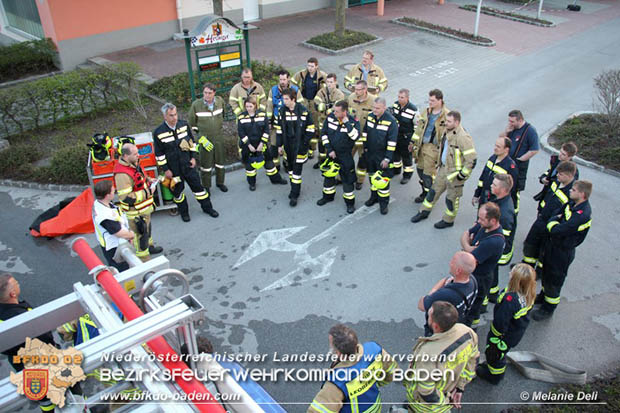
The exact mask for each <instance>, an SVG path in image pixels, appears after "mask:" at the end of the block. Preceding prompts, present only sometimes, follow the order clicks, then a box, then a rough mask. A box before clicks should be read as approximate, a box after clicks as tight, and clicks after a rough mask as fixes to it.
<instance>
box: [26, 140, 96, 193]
mask: <svg viewBox="0 0 620 413" xmlns="http://www.w3.org/2000/svg"><path fill="white" fill-rule="evenodd" d="M87 161H88V147H87V146H86V145H85V144H84V143H82V142H77V143H76V144H75V145H71V146H65V147H64V148H60V149H59V150H57V151H56V152H55V153H54V155H53V156H52V161H51V164H50V165H49V166H46V167H41V168H39V171H38V172H37V178H38V179H37V180H39V181H44V182H58V183H72V184H84V185H88V175H87V174H86V163H87Z"/></svg>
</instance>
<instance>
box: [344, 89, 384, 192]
mask: <svg viewBox="0 0 620 413" xmlns="http://www.w3.org/2000/svg"><path fill="white" fill-rule="evenodd" d="M376 98H377V97H376V96H375V95H372V94H370V93H368V84H367V83H366V81H365V80H358V81H357V83H356V84H355V92H354V93H351V94H350V95H349V97H348V98H347V103H348V104H349V113H351V115H352V116H353V118H355V120H356V121H358V122H359V123H360V130H361V131H363V130H364V127H365V126H366V119H367V118H368V115H369V114H370V113H371V112H372V108H373V104H374V101H375V99H376ZM356 152H357V153H358V159H357V166H356V168H355V175H356V176H357V182H356V183H355V189H357V190H360V189H362V185H363V184H364V179H365V178H366V169H367V166H366V160H365V159H364V157H363V156H362V155H363V154H364V143H363V141H362V140H361V139H358V141H357V142H356V145H355V148H354V149H353V156H354V157H355V153H356Z"/></svg>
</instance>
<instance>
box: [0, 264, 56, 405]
mask: <svg viewBox="0 0 620 413" xmlns="http://www.w3.org/2000/svg"><path fill="white" fill-rule="evenodd" d="M20 293H21V289H20V287H19V282H17V280H16V279H15V278H14V277H13V276H12V275H11V274H8V273H5V274H0V323H1V322H3V321H6V320H8V319H9V318H13V317H17V316H18V315H20V314H23V313H26V312H28V311H30V310H32V306H31V305H30V304H29V303H28V302H27V301H25V300H20V299H19V295H20ZM37 338H38V339H39V340H41V341H42V342H44V343H47V344H51V345H53V346H55V344H54V337H53V336H52V333H50V332H47V333H44V334H41V335H40V336H38V337H37ZM22 347H24V343H21V344H18V345H16V346H15V347H12V348H10V349H8V350H5V351H3V352H2V354H4V355H5V356H7V357H8V362H9V364H10V365H11V366H13V368H14V369H15V371H16V372H20V371H22V370H23V369H24V365H23V364H22V363H13V356H16V355H17V352H18V351H19V349H20V348H22ZM55 407H56V405H55V404H54V403H52V402H51V401H49V399H44V400H41V401H39V408H40V409H41V411H42V412H53V411H54V408H55Z"/></svg>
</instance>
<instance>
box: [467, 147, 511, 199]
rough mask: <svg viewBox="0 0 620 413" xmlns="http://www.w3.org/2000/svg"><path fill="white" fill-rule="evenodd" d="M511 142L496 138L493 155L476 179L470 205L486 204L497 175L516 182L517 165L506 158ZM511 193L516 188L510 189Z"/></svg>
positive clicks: (508, 157)
mask: <svg viewBox="0 0 620 413" xmlns="http://www.w3.org/2000/svg"><path fill="white" fill-rule="evenodd" d="M510 146H511V141H510V139H508V138H497V140H496V141H495V146H494V147H493V155H491V157H490V158H489V160H488V161H487V163H486V164H485V165H484V169H483V170H482V173H481V174H480V178H479V179H478V187H477V188H476V191H475V192H474V198H473V199H472V201H471V202H472V205H474V206H475V205H476V204H478V206H481V205H483V204H484V203H485V202H488V201H489V200H490V199H491V197H492V196H493V194H492V193H491V184H492V183H493V179H494V178H495V176H496V175H497V174H510V176H512V181H513V182H517V179H518V178H519V170H518V169H517V164H515V162H514V161H513V160H512V159H511V158H510V156H508V153H509V152H510ZM510 191H511V193H513V191H516V186H514V187H513V188H511V190H510Z"/></svg>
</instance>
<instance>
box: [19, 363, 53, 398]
mask: <svg viewBox="0 0 620 413" xmlns="http://www.w3.org/2000/svg"><path fill="white" fill-rule="evenodd" d="M23 378H24V396H26V397H28V398H29V399H30V400H41V399H43V398H44V397H45V396H46V395H47V390H48V389H49V371H48V370H43V369H24V370H23Z"/></svg>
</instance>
